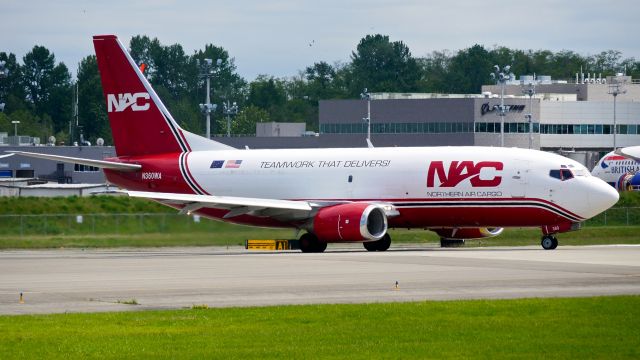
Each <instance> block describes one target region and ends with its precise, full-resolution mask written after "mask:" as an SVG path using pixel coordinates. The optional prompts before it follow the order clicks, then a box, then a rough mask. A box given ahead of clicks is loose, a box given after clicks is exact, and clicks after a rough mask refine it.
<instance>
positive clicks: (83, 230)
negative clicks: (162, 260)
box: [0, 213, 219, 235]
mask: <svg viewBox="0 0 640 360" xmlns="http://www.w3.org/2000/svg"><path fill="white" fill-rule="evenodd" d="M216 226H219V224H218V223H216V222H214V221H208V220H205V219H201V218H200V217H199V216H185V215H180V214H178V213H160V214H147V213H137V214H82V215H69V214H47V215H0V235H63V234H64V235H87V234H91V235H95V234H143V233H176V232H191V231H202V232H205V231H212V230H215V228H216Z"/></svg>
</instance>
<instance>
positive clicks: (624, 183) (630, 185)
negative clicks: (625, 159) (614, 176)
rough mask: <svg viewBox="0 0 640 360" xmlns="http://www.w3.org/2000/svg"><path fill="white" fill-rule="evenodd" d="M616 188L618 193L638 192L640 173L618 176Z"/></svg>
mask: <svg viewBox="0 0 640 360" xmlns="http://www.w3.org/2000/svg"><path fill="white" fill-rule="evenodd" d="M616 188H617V190H618V191H640V172H637V173H635V174H634V173H626V174H624V175H622V176H620V178H619V179H618V182H617V183H616Z"/></svg>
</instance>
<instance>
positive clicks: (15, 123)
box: [11, 120, 20, 141]
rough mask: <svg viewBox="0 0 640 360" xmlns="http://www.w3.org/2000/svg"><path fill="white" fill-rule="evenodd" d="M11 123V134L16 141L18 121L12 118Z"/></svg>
mask: <svg viewBox="0 0 640 360" xmlns="http://www.w3.org/2000/svg"><path fill="white" fill-rule="evenodd" d="M11 123H12V124H13V134H14V136H15V137H16V141H18V124H20V121H18V120H13V121H12V122H11Z"/></svg>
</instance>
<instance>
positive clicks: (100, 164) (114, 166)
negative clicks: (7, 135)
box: [7, 151, 142, 171]
mask: <svg viewBox="0 0 640 360" xmlns="http://www.w3.org/2000/svg"><path fill="white" fill-rule="evenodd" d="M7 152H8V153H11V154H15V155H22V156H27V157H33V158H39V159H46V160H53V161H60V162H64V163H70V164H81V165H88V166H95V167H97V168H101V169H110V170H119V171H137V170H139V169H141V168H142V166H141V165H138V164H126V163H120V162H115V161H105V160H92V159H83V158H76V157H71V156H61V155H51V154H40V153H32V152H25V151H7ZM9 156H10V155H9Z"/></svg>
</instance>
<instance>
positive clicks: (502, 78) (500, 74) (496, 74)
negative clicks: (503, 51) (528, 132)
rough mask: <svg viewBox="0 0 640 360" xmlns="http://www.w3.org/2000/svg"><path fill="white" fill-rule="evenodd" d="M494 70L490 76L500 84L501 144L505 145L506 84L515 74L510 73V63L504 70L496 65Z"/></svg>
mask: <svg viewBox="0 0 640 360" xmlns="http://www.w3.org/2000/svg"><path fill="white" fill-rule="evenodd" d="M493 70H494V71H493V72H492V73H490V74H489V76H491V79H494V80H495V81H496V84H498V85H500V108H499V111H498V116H500V146H501V147H504V117H505V116H506V115H507V109H506V107H505V106H504V86H505V84H506V83H507V80H508V79H509V78H511V76H512V75H513V74H512V73H509V71H510V70H511V66H510V65H507V66H505V67H504V71H500V66H498V65H494V66H493Z"/></svg>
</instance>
